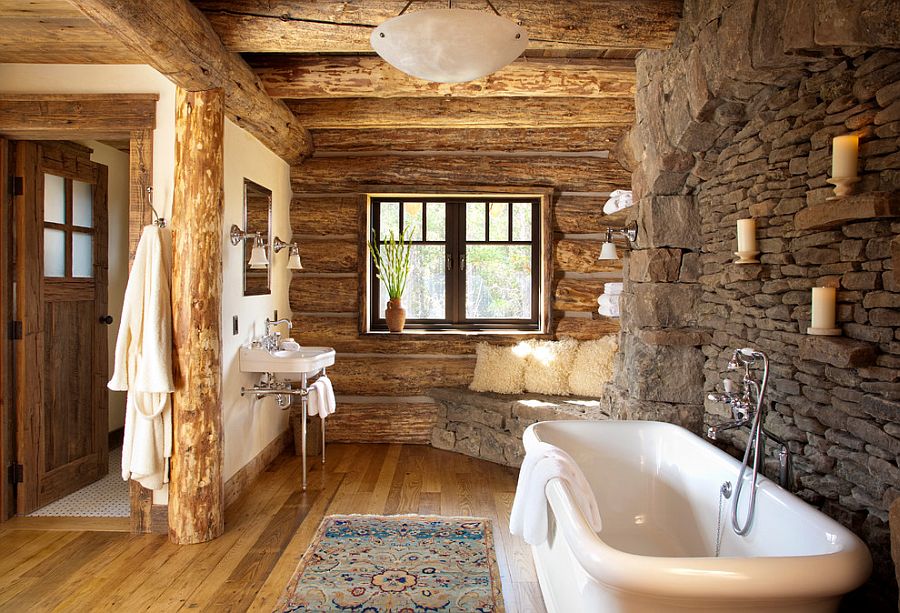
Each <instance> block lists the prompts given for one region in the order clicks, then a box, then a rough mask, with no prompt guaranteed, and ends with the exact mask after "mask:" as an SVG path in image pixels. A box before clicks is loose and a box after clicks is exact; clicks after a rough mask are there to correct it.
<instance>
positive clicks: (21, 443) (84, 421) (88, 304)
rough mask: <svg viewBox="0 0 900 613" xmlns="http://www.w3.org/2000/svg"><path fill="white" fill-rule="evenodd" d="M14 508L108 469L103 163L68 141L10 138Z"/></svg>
mask: <svg viewBox="0 0 900 613" xmlns="http://www.w3.org/2000/svg"><path fill="white" fill-rule="evenodd" d="M15 154H16V155H15V157H16V159H15V165H16V174H17V176H19V177H21V178H22V179H21V189H18V192H19V195H17V196H16V201H15V214H16V241H15V243H16V246H15V260H16V261H15V267H14V268H15V274H16V319H17V320H18V321H21V322H22V323H21V335H20V336H21V339H20V340H18V341H17V342H16V374H15V382H16V404H17V433H16V434H17V455H18V462H19V464H21V465H22V482H21V483H20V484H19V487H18V488H17V492H16V499H17V501H16V507H17V511H18V513H19V514H27V513H30V512H31V511H33V510H35V509H38V508H40V507H42V506H45V505H47V504H49V503H51V502H53V501H55V500H57V499H59V498H61V497H63V496H65V495H67V494H69V493H71V492H74V491H75V490H77V489H79V488H81V487H84V486H85V485H88V484H89V483H92V482H94V481H96V480H97V479H99V478H100V477H102V476H103V475H105V474H106V473H107V472H108V460H107V455H108V449H107V431H108V418H107V410H108V407H107V390H106V380H107V374H108V364H107V334H108V328H107V324H108V323H109V320H108V319H107V317H106V300H107V210H106V209H107V169H106V167H105V166H103V165H101V164H97V163H94V162H91V161H90V150H89V149H86V148H84V147H81V146H80V145H75V144H70V143H41V144H39V143H33V142H24V141H23V142H18V143H16V147H15Z"/></svg>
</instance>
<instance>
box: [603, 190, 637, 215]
mask: <svg viewBox="0 0 900 613" xmlns="http://www.w3.org/2000/svg"><path fill="white" fill-rule="evenodd" d="M633 203H634V201H633V200H632V197H631V191H630V190H625V189H617V190H615V191H614V192H612V193H610V195H609V200H607V201H606V204H604V205H603V213H604V214H606V215H612V214H613V213H615V212H616V211H621V210H622V209H625V208H628V207H630V206H631V205H632V204H633Z"/></svg>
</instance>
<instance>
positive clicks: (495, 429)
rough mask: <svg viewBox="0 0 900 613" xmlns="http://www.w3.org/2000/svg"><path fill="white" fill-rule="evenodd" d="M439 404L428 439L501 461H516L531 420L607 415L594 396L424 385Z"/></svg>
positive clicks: (440, 446) (519, 460)
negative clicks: (429, 388)
mask: <svg viewBox="0 0 900 613" xmlns="http://www.w3.org/2000/svg"><path fill="white" fill-rule="evenodd" d="M428 395H429V396H430V397H431V398H432V399H434V401H435V402H436V403H437V404H438V406H439V409H438V418H437V423H436V425H435V428H434V430H433V431H432V435H431V445H432V446H433V447H437V448H438V449H447V450H450V451H456V452H458V453H462V454H465V455H468V456H472V457H475V458H479V459H482V460H488V461H490V462H495V463H497V464H503V465H505V466H520V465H521V464H522V458H523V457H524V455H525V450H524V448H523V446H522V434H523V433H524V432H525V429H526V428H527V427H528V426H530V425H531V424H533V423H537V422H539V421H546V420H551V419H609V412H608V409H607V408H605V407H604V406H603V403H601V401H599V400H598V399H596V398H584V397H579V396H546V395H542V394H529V393H525V394H494V393H491V392H473V391H472V390H470V389H468V388H467V387H440V388H434V389H431V390H429V391H428Z"/></svg>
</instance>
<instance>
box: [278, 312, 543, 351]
mask: <svg viewBox="0 0 900 613" xmlns="http://www.w3.org/2000/svg"><path fill="white" fill-rule="evenodd" d="M292 334H293V336H294V338H295V339H296V340H297V342H299V343H300V344H301V345H307V346H316V347H321V346H324V347H334V349H335V351H337V352H338V353H387V354H393V355H404V354H434V355H437V354H441V355H469V354H473V353H475V346H476V345H477V344H478V343H479V342H482V341H485V342H488V343H491V344H492V345H515V344H516V343H519V342H521V341H523V340H526V339H531V338H546V336H542V335H539V334H466V335H463V334H413V333H410V332H407V333H404V334H360V333H359V323H358V321H357V318H356V317H335V316H323V315H294V331H293V333H292Z"/></svg>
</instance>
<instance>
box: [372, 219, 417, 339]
mask: <svg viewBox="0 0 900 613" xmlns="http://www.w3.org/2000/svg"><path fill="white" fill-rule="evenodd" d="M407 229H408V230H409V232H407V231H405V230H404V231H403V232H401V233H400V236H399V237H397V236H394V231H393V230H391V232H390V234H388V237H387V239H386V240H384V241H382V242H379V241H378V237H377V236H376V235H375V232H374V231H373V232H372V240H371V241H369V252H370V253H371V254H372V261H373V262H375V269H376V271H377V272H376V275H375V276H377V277H378V279H379V280H381V282H382V283H384V286H385V287H386V288H387V292H388V296H389V297H390V300H388V303H387V309H386V310H385V312H384V319H385V321H386V322H387V327H388V330H390V331H391V332H403V326H404V324H405V323H406V309H404V308H403V306H402V305H401V304H400V298H401V297H402V296H403V292H404V290H405V289H406V280H407V279H408V278H409V254H410V250H411V248H412V228H407Z"/></svg>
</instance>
